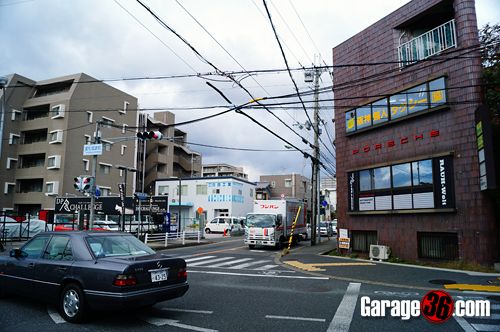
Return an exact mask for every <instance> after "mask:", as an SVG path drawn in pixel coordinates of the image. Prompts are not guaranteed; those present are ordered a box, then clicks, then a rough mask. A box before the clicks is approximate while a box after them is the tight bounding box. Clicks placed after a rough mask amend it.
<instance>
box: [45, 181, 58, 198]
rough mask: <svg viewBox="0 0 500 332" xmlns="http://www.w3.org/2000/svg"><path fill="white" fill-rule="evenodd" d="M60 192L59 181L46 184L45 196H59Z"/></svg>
mask: <svg viewBox="0 0 500 332" xmlns="http://www.w3.org/2000/svg"><path fill="white" fill-rule="evenodd" d="M58 192H59V181H52V182H47V183H45V194H46V195H47V196H52V195H57V194H58Z"/></svg>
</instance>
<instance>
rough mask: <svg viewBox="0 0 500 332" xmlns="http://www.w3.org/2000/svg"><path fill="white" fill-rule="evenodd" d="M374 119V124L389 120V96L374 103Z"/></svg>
mask: <svg viewBox="0 0 500 332" xmlns="http://www.w3.org/2000/svg"><path fill="white" fill-rule="evenodd" d="M372 119H373V124H374V125H376V124H378V123H382V122H386V121H388V120H389V108H388V106H387V98H384V99H382V100H379V101H376V102H374V103H373V104H372Z"/></svg>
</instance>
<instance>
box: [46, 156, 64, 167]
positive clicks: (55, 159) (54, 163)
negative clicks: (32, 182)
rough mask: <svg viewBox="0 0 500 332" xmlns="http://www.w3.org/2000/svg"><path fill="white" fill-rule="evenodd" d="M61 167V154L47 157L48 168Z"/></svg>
mask: <svg viewBox="0 0 500 332" xmlns="http://www.w3.org/2000/svg"><path fill="white" fill-rule="evenodd" d="M59 168H61V156H59V155H57V156H48V157H47V169H59Z"/></svg>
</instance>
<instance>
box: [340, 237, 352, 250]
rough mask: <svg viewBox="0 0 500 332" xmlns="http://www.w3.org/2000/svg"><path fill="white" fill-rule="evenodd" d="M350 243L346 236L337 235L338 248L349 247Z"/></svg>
mask: <svg viewBox="0 0 500 332" xmlns="http://www.w3.org/2000/svg"><path fill="white" fill-rule="evenodd" d="M350 244H351V239H350V238H348V237H339V248H340V249H349V248H350Z"/></svg>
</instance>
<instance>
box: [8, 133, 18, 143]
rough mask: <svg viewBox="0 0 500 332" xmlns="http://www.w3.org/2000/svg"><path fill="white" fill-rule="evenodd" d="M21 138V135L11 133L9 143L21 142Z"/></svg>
mask: <svg viewBox="0 0 500 332" xmlns="http://www.w3.org/2000/svg"><path fill="white" fill-rule="evenodd" d="M20 138H21V135H18V134H12V133H10V134H9V145H15V144H19V139H20Z"/></svg>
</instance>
